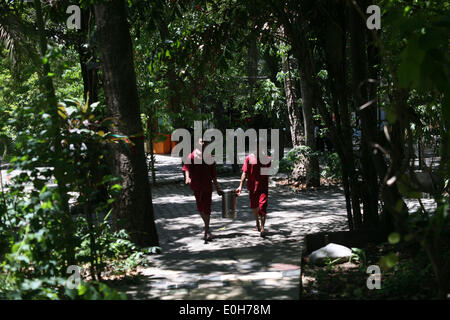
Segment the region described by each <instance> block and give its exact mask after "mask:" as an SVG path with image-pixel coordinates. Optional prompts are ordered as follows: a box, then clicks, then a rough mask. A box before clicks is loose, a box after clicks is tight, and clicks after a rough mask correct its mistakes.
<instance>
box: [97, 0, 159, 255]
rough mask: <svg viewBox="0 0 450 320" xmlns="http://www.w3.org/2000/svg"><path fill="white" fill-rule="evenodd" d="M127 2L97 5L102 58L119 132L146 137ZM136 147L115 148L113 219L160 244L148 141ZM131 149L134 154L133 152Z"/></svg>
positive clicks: (140, 239)
mask: <svg viewBox="0 0 450 320" xmlns="http://www.w3.org/2000/svg"><path fill="white" fill-rule="evenodd" d="M125 9H126V8H125V2H124V1H123V0H113V1H109V2H108V3H101V4H97V5H95V17H96V22H97V28H98V35H99V47H100V51H101V57H102V60H101V61H102V68H103V78H104V91H105V97H106V103H107V107H108V112H109V113H110V114H111V115H112V116H113V117H114V118H115V119H116V120H118V124H117V126H115V127H114V128H113V132H114V133H116V134H120V135H125V136H128V137H131V136H133V135H135V136H137V137H139V136H140V135H142V134H143V132H142V124H141V119H140V108H139V99H138V93H137V87H136V75H135V71H134V62H133V51H132V49H133V48H132V43H131V38H130V33H129V28H128V23H127V19H126V13H125ZM132 140H133V142H134V143H135V146H134V147H132V148H126V147H125V146H124V144H122V143H121V144H114V146H113V148H112V149H113V173H114V174H115V175H116V176H118V177H120V178H121V179H122V187H123V189H122V192H121V194H120V196H119V198H118V199H117V200H116V202H115V207H114V210H113V220H114V226H115V228H116V229H118V228H121V227H122V226H123V227H124V228H125V230H126V231H127V232H128V233H129V235H130V237H131V240H132V241H133V242H134V243H136V244H137V245H140V246H155V245H158V235H157V232H156V227H155V222H154V216H153V206H152V195H151V189H150V184H149V179H148V174H147V165H146V161H145V153H144V144H143V140H142V139H139V138H134V139H132ZM130 149H131V150H130Z"/></svg>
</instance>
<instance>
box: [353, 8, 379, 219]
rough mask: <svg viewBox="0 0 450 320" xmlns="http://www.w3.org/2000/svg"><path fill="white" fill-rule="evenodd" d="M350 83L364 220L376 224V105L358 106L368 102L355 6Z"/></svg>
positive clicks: (360, 29) (360, 25)
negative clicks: (357, 121)
mask: <svg viewBox="0 0 450 320" xmlns="http://www.w3.org/2000/svg"><path fill="white" fill-rule="evenodd" d="M349 20H350V23H349V25H350V34H351V61H352V86H353V94H354V102H355V108H356V111H357V113H358V114H359V115H360V118H361V122H362V125H361V164H362V175H363V181H364V183H363V186H362V188H361V194H362V200H363V205H364V222H365V224H366V226H371V225H374V226H376V224H377V221H378V181H377V174H376V170H375V166H374V163H373V161H372V155H371V153H372V147H371V144H372V143H373V142H374V141H373V140H371V139H372V137H375V131H376V121H373V119H376V106H375V105H370V106H368V107H365V108H364V109H362V110H360V107H361V106H363V105H364V104H365V103H367V102H368V92H367V84H368V70H367V55H366V41H365V36H364V34H365V32H364V30H365V26H364V21H363V19H362V18H361V17H360V16H359V15H358V13H357V12H356V10H354V9H353V8H351V9H350V19H349Z"/></svg>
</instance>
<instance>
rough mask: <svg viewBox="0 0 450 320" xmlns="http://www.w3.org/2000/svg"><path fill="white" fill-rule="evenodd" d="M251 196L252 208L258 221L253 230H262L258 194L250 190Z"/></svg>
mask: <svg viewBox="0 0 450 320" xmlns="http://www.w3.org/2000/svg"><path fill="white" fill-rule="evenodd" d="M249 196H250V208H251V209H252V211H253V217H254V218H255V221H256V227H255V228H254V229H253V230H255V231H260V226H259V218H258V194H256V193H254V192H251V191H250V192H249Z"/></svg>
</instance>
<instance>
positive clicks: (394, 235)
mask: <svg viewBox="0 0 450 320" xmlns="http://www.w3.org/2000/svg"><path fill="white" fill-rule="evenodd" d="M388 241H389V243H390V244H396V243H399V242H400V234H399V233H398V232H392V233H391V234H390V235H389V237H388Z"/></svg>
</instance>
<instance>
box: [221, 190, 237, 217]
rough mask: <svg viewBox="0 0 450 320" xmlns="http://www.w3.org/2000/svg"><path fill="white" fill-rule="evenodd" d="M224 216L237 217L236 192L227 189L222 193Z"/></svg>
mask: <svg viewBox="0 0 450 320" xmlns="http://www.w3.org/2000/svg"><path fill="white" fill-rule="evenodd" d="M222 218H227V219H236V192H235V191H234V190H225V191H224V192H223V195H222Z"/></svg>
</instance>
